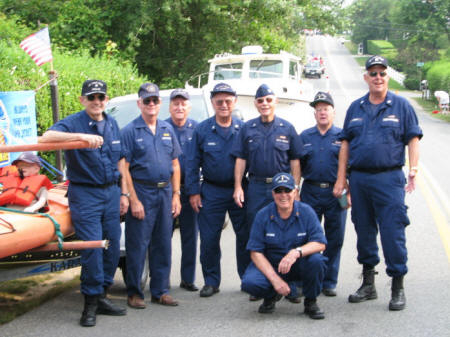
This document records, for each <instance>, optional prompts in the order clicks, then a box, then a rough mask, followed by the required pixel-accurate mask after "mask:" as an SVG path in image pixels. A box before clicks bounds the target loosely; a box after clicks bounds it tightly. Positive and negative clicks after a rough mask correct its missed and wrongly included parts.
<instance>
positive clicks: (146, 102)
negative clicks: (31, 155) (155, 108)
mask: <svg viewBox="0 0 450 337" xmlns="http://www.w3.org/2000/svg"><path fill="white" fill-rule="evenodd" d="M150 102H153V104H155V105H158V104H159V97H147V98H144V99H143V100H142V103H144V105H149V104H150Z"/></svg>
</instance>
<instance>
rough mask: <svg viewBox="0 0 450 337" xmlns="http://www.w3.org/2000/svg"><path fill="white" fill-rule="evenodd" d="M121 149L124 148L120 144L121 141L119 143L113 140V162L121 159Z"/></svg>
mask: <svg viewBox="0 0 450 337" xmlns="http://www.w3.org/2000/svg"><path fill="white" fill-rule="evenodd" d="M121 149H122V147H121V145H120V142H119V143H117V141H112V142H111V161H112V162H113V163H115V162H118V161H119V159H120V151H121Z"/></svg>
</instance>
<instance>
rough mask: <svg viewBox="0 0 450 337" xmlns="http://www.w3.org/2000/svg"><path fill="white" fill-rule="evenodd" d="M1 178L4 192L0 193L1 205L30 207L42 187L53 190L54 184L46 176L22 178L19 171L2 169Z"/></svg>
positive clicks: (0, 181) (0, 182)
mask: <svg viewBox="0 0 450 337" xmlns="http://www.w3.org/2000/svg"><path fill="white" fill-rule="evenodd" d="M2 173H3V175H2V176H0V184H2V185H3V186H2V192H1V193H0V205H1V206H3V205H8V204H11V205H20V206H29V205H30V204H31V202H32V201H33V200H34V199H37V198H36V194H37V193H38V192H39V189H40V188H41V187H46V188H47V189H51V188H53V184H52V182H51V181H50V180H49V179H48V178H47V177H46V176H45V175H42V174H40V175H36V176H30V177H25V178H23V179H21V178H20V176H19V174H18V172H17V170H16V172H14V169H5V168H3V169H2Z"/></svg>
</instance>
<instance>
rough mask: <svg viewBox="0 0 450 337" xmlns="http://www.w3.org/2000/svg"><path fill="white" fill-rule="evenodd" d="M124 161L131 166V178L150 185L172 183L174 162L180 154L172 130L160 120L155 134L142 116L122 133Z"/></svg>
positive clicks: (178, 145)
mask: <svg viewBox="0 0 450 337" xmlns="http://www.w3.org/2000/svg"><path fill="white" fill-rule="evenodd" d="M121 133H122V141H123V148H124V154H125V160H126V161H127V162H128V163H130V173H131V177H132V178H134V179H140V180H146V181H148V182H151V183H157V182H162V181H170V179H171V177H172V173H173V167H172V160H173V159H176V158H178V156H179V155H180V154H181V149H180V144H179V143H178V140H177V137H176V135H175V131H173V128H172V126H171V125H170V124H169V123H167V122H165V121H163V120H159V119H158V120H157V122H156V132H155V134H153V133H152V132H151V131H150V129H149V127H148V126H147V124H146V123H145V121H144V119H143V118H142V116H139V117H137V118H136V119H135V120H133V121H132V122H130V123H129V124H128V125H127V126H125V127H124V128H123V129H122V130H121Z"/></svg>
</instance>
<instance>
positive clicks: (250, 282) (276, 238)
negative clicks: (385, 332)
mask: <svg viewBox="0 0 450 337" xmlns="http://www.w3.org/2000/svg"><path fill="white" fill-rule="evenodd" d="M296 193H297V190H296V189H295V180H294V178H293V177H292V176H291V175H290V174H288V173H283V172H282V173H278V174H276V175H275V176H274V177H273V181H272V196H273V199H274V202H271V203H270V204H269V205H267V206H266V207H264V208H263V209H261V210H260V211H259V212H258V213H257V214H256V217H255V220H254V222H253V225H252V229H251V233H250V239H249V241H248V244H247V250H249V251H250V256H251V259H252V262H251V263H250V265H249V266H248V268H247V270H246V271H245V274H244V276H243V278H242V286H241V287H242V290H243V291H245V292H247V293H249V294H250V295H253V296H256V297H262V298H264V302H263V304H261V306H260V307H259V310H258V311H259V312H260V313H272V312H273V311H274V310H275V303H276V302H277V301H278V300H279V299H281V296H287V295H289V293H290V291H291V290H290V287H289V285H288V283H289V282H292V281H300V280H301V281H303V294H304V295H305V314H307V315H308V316H309V317H310V318H312V319H322V318H324V317H325V315H324V313H323V311H322V310H320V308H319V306H318V305H317V303H316V297H317V296H318V295H319V294H320V292H321V290H322V281H323V278H324V275H325V270H326V265H325V260H326V258H325V257H324V256H323V255H322V254H320V252H322V251H323V250H325V245H326V243H327V241H326V239H325V235H324V233H323V230H322V227H321V226H320V223H319V220H318V219H317V216H316V214H315V213H314V210H313V209H312V208H311V207H310V206H308V205H307V204H304V203H302V202H300V201H296V200H295V194H296Z"/></svg>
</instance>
